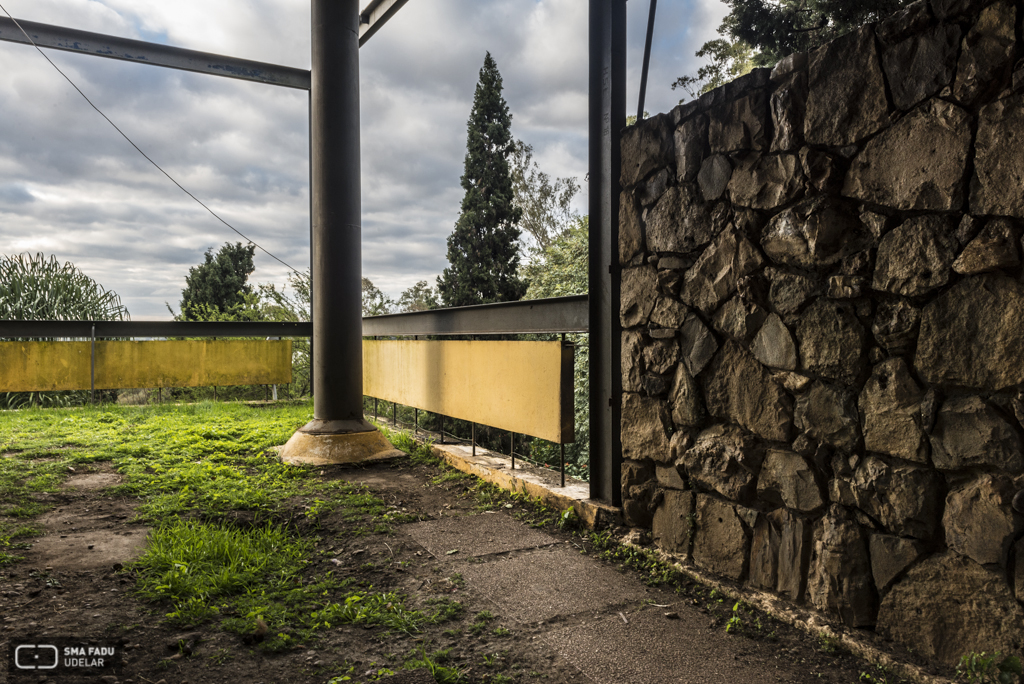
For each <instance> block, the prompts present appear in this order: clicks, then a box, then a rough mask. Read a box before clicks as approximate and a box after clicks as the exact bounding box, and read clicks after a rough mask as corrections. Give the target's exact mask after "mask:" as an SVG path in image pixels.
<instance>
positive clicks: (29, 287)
mask: <svg viewBox="0 0 1024 684" xmlns="http://www.w3.org/2000/svg"><path fill="white" fill-rule="evenodd" d="M130 318H131V317H130V316H129V315H128V309H127V308H125V306H124V305H123V304H122V303H121V298H120V297H118V296H117V293H115V292H112V291H108V290H105V289H104V288H103V286H102V285H100V284H99V283H97V282H96V281H95V280H93V279H92V278H90V277H89V276H87V275H85V274H84V273H82V272H81V271H80V270H79V269H78V268H76V267H75V265H74V264H73V263H71V262H70V261H68V262H66V263H64V264H61V263H60V262H59V261H57V257H56V256H53V255H51V256H50V258H49V259H47V258H46V257H45V256H43V255H42V254H37V255H35V256H34V257H33V256H32V255H30V254H27V253H26V254H12V255H11V256H6V255H2V256H0V320H6V321H123V320H128V319H130Z"/></svg>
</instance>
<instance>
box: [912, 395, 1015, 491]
mask: <svg viewBox="0 0 1024 684" xmlns="http://www.w3.org/2000/svg"><path fill="white" fill-rule="evenodd" d="M931 442H932V461H933V462H934V463H935V467H936V468H938V469H940V470H960V469H964V468H974V467H979V466H980V467H986V466H989V467H995V468H999V469H1001V470H1005V471H1008V472H1011V473H1018V472H1020V471H1021V470H1024V453H1022V449H1024V445H1022V444H1021V439H1020V437H1019V435H1018V434H1017V430H1016V429H1015V428H1014V427H1013V426H1011V425H1010V423H1009V422H1007V421H1006V420H1004V419H1003V417H1002V416H1001V415H1000V413H999V412H998V411H997V410H996V409H995V408H993V407H992V406H990V405H989V404H986V403H985V402H984V401H983V400H982V399H981V397H971V396H967V397H952V398H950V399H949V400H947V401H946V403H944V404H943V405H942V408H941V409H940V410H939V412H938V415H937V416H936V419H935V427H934V429H933V430H932V434H931Z"/></svg>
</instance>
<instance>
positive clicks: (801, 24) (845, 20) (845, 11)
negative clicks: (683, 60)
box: [672, 0, 911, 97]
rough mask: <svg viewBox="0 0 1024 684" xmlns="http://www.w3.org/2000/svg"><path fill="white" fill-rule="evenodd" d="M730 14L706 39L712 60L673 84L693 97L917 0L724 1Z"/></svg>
mask: <svg viewBox="0 0 1024 684" xmlns="http://www.w3.org/2000/svg"><path fill="white" fill-rule="evenodd" d="M722 1H723V2H724V3H725V4H727V5H728V6H729V14H727V15H726V17H725V19H724V20H723V21H722V25H721V26H719V27H718V34H719V35H720V36H722V38H721V39H716V40H711V41H708V42H707V43H704V45H703V46H701V49H700V50H699V51H698V52H697V56H698V57H710V58H711V62H710V63H709V64H707V65H705V66H703V67H701V68H700V70H698V72H697V75H696V76H682V77H680V78H678V79H676V81H675V83H673V84H672V88H673V90H674V89H676V88H682V89H683V90H684V91H686V92H687V93H688V94H689V95H690V97H697V96H698V95H700V94H702V93H706V92H707V91H709V90H711V89H713V88H717V87H718V86H719V85H721V84H723V83H725V82H727V81H731V80H732V79H734V78H736V77H738V76H742V75H743V74H745V73H747V72H749V71H750V70H751V69H752V68H754V67H758V66H771V65H773V64H775V63H776V62H778V61H779V60H780V59H782V58H783V57H785V56H786V55H789V54H792V53H794V52H801V51H805V50H813V49H814V48H816V47H820V46H821V45H824V44H825V43H827V42H829V41H831V40H833V39H835V38H838V37H839V36H841V35H843V34H844V33H848V32H850V31H852V30H854V29H856V28H858V27H859V26H862V25H863V24H866V23H868V22H872V21H877V20H878V19H881V18H883V17H885V16H887V15H889V14H892V13H893V12H895V11H896V10H898V9H900V8H902V7H905V6H906V5H908V4H909V3H910V1H911V0H722Z"/></svg>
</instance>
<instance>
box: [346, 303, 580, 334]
mask: <svg viewBox="0 0 1024 684" xmlns="http://www.w3.org/2000/svg"><path fill="white" fill-rule="evenodd" d="M587 301H588V297H587V295H576V296H573V297H552V298H550V299H532V300H525V301H519V302H502V303H500V304H482V305H480V306H460V307H455V308H451V309H432V310H430V311H416V312H414V313H402V314H390V315H387V316H373V317H370V318H364V319H363V335H364V336H367V337H370V336H374V337H376V336H380V337H389V336H396V337H398V336H404V335H498V334H514V333H534V334H535V333H560V332H587V330H588V329H589V311H588V308H587Z"/></svg>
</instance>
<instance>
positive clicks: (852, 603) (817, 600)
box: [807, 506, 878, 627]
mask: <svg viewBox="0 0 1024 684" xmlns="http://www.w3.org/2000/svg"><path fill="white" fill-rule="evenodd" d="M807 585H808V586H807V590H808V594H809V595H810V599H811V604H812V605H814V607H815V608H817V609H818V610H822V611H825V612H826V613H830V614H832V615H836V616H838V617H839V618H840V619H841V620H842V621H843V624H845V625H847V626H849V627H871V626H873V625H874V624H875V618H876V616H877V614H878V593H877V592H876V591H875V586H874V582H873V581H872V577H871V562H870V560H869V556H868V545H867V539H866V534H865V533H864V530H863V529H862V528H861V527H860V525H858V524H857V522H856V521H855V520H854V519H853V516H852V515H850V514H849V513H847V512H846V511H844V510H843V509H842V507H840V506H832V507H831V508H830V509H829V512H828V514H827V515H826V516H825V517H824V518H823V519H822V520H821V521H819V522H818V524H817V526H816V527H815V530H814V541H813V554H812V559H811V567H810V577H809V578H808V582H807Z"/></svg>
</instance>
